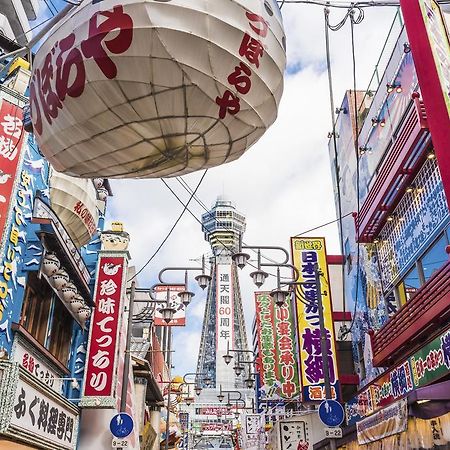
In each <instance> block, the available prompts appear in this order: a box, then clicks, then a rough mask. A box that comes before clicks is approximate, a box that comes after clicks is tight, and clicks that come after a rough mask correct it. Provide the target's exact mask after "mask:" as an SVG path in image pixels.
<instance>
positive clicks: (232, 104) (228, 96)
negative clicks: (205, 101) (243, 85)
mask: <svg viewBox="0 0 450 450" xmlns="http://www.w3.org/2000/svg"><path fill="white" fill-rule="evenodd" d="M216 103H217V104H218V105H219V107H220V108H219V117H220V118H221V119H224V118H225V116H226V115H227V112H228V113H229V114H231V115H232V116H234V115H235V114H237V113H238V112H239V111H240V109H241V104H240V100H239V97H237V96H236V95H234V94H233V93H232V92H231V91H229V90H228V89H227V90H226V91H225V92H224V93H223V95H222V97H216Z"/></svg>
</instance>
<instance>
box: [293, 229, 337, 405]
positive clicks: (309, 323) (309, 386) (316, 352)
mask: <svg viewBox="0 0 450 450" xmlns="http://www.w3.org/2000/svg"><path fill="white" fill-rule="evenodd" d="M291 247H292V258H293V262H294V266H295V267H296V269H297V270H298V272H299V278H298V280H297V281H299V282H301V283H303V285H302V287H301V289H300V290H301V292H302V293H301V294H299V292H297V296H296V299H297V301H296V307H297V324H298V339H299V349H300V366H301V377H302V387H303V389H302V390H303V401H322V400H324V399H325V385H324V376H323V375H324V373H323V364H322V353H321V346H320V326H319V312H318V307H317V292H318V287H317V286H316V283H315V265H316V264H318V267H319V270H320V271H321V273H322V275H321V276H320V279H321V292H322V304H323V314H324V322H325V330H326V338H327V348H328V366H329V372H330V383H331V394H332V398H333V399H334V400H339V379H338V368H337V361H336V343H335V337H334V323H333V316H332V307H331V292H330V288H329V282H330V281H329V275H328V266H327V253H326V248H325V239H324V238H302V237H293V238H291ZM300 290H299V291H300ZM299 295H301V296H302V297H301V298H300V297H299Z"/></svg>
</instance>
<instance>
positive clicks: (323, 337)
mask: <svg viewBox="0 0 450 450" xmlns="http://www.w3.org/2000/svg"><path fill="white" fill-rule="evenodd" d="M314 274H315V277H316V287H317V308H318V310H319V327H320V352H321V353H322V368H323V382H324V385H325V399H326V400H332V398H333V397H332V395H331V383H330V368H329V365H328V348H327V347H328V346H327V330H326V328H325V318H324V315H323V304H322V287H321V284H320V269H319V265H318V264H317V263H316V264H315V267H314ZM329 442H330V449H331V450H336V441H335V439H334V438H329Z"/></svg>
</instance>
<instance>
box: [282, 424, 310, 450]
mask: <svg viewBox="0 0 450 450" xmlns="http://www.w3.org/2000/svg"><path fill="white" fill-rule="evenodd" d="M279 427H280V438H281V450H312V448H313V444H312V442H311V439H310V428H311V423H310V418H309V417H308V416H305V417H302V419H301V420H282V421H280V422H279Z"/></svg>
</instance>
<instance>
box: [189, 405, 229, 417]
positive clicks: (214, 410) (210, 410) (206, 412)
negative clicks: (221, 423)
mask: <svg viewBox="0 0 450 450" xmlns="http://www.w3.org/2000/svg"><path fill="white" fill-rule="evenodd" d="M196 414H199V415H203V416H226V415H227V414H229V412H228V409H227V408H221V407H218V406H207V407H202V408H197V409H196Z"/></svg>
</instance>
